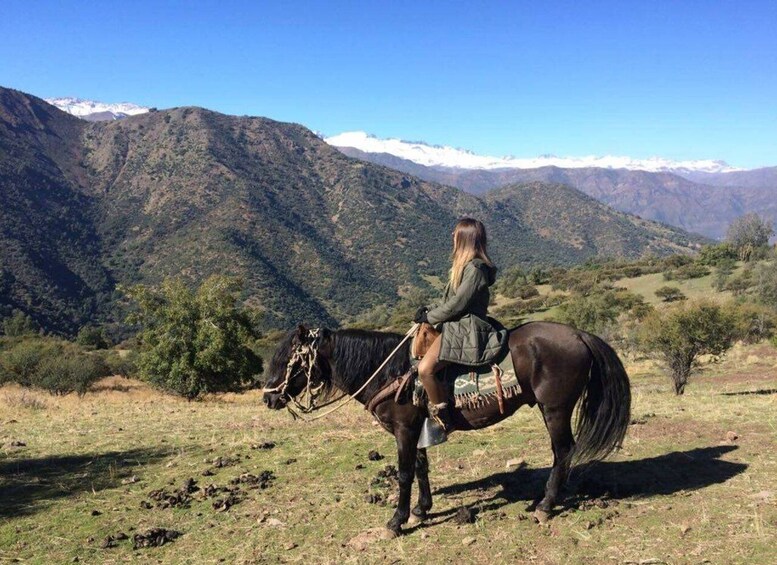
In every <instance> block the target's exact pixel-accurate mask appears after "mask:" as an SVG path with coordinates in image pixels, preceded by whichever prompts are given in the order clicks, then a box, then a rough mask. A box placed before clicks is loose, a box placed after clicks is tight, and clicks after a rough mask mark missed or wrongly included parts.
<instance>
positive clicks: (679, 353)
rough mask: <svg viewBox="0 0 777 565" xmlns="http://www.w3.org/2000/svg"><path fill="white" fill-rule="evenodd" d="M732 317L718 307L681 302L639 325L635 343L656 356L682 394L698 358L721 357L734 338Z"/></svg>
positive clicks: (659, 311) (657, 312)
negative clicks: (664, 365)
mask: <svg viewBox="0 0 777 565" xmlns="http://www.w3.org/2000/svg"><path fill="white" fill-rule="evenodd" d="M736 334H737V329H736V321H735V319H734V316H733V315H732V314H731V312H730V311H728V310H727V309H724V308H721V306H719V305H718V304H714V303H712V302H707V301H699V302H684V303H680V304H677V305H675V306H672V307H669V308H665V309H662V310H656V311H654V312H653V313H652V314H651V315H649V316H648V317H647V318H645V319H644V320H643V322H642V324H641V325H640V328H639V334H638V341H639V345H640V348H641V349H642V350H643V351H645V352H646V353H654V354H656V355H658V356H659V357H660V358H661V359H662V360H663V361H664V363H665V364H666V366H667V368H668V372H669V375H670V376H671V377H672V381H673V383H674V389H675V393H676V394H678V395H679V394H683V392H684V391H685V386H686V384H687V383H688V378H689V377H690V375H691V372H692V370H693V368H694V367H695V366H696V364H697V362H698V358H699V356H700V355H713V356H720V355H722V354H723V353H724V352H726V351H727V350H728V349H729V348H730V347H731V345H732V343H733V342H734V340H735V339H736Z"/></svg>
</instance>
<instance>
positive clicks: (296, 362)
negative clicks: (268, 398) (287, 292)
mask: <svg viewBox="0 0 777 565" xmlns="http://www.w3.org/2000/svg"><path fill="white" fill-rule="evenodd" d="M322 334H323V332H322V331H321V328H314V329H311V330H308V335H307V337H308V338H309V339H308V340H306V341H305V342H302V343H300V344H299V345H297V346H296V347H295V348H294V350H293V351H292V352H291V357H289V362H288V363H287V364H286V373H285V374H284V376H283V381H281V382H280V384H278V385H277V386H274V387H271V388H263V389H262V392H263V393H268V392H269V393H277V394H280V395H281V397H282V398H284V399H285V400H286V408H287V409H288V411H289V412H291V415H292V416H293V417H294V418H295V419H296V418H298V417H299V414H297V412H295V411H294V410H293V409H292V408H291V406H290V405H292V404H293V405H294V407H295V408H296V409H297V410H298V411H299V412H301V413H302V414H309V413H310V412H313V411H314V410H317V409H318V408H323V407H324V406H328V405H329V404H331V403H332V402H334V401H330V402H325V403H322V404H319V403H318V400H319V398H320V397H321V393H322V392H323V390H324V386H325V384H326V383H325V382H324V381H323V380H322V379H321V378H320V377H319V376H317V375H316V361H317V360H318V350H319V347H320V346H321V338H322ZM300 373H303V374H304V375H305V378H306V382H305V388H304V389H302V391H301V392H300V393H299V394H297V395H296V396H291V395H290V394H289V393H288V392H287V391H288V388H289V384H290V383H291V381H292V379H294V378H295V377H297V376H298V375H299V374H300ZM340 398H342V397H340ZM337 400H339V398H338V399H337Z"/></svg>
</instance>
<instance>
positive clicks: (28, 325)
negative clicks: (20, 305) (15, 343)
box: [3, 310, 40, 337]
mask: <svg viewBox="0 0 777 565" xmlns="http://www.w3.org/2000/svg"><path fill="white" fill-rule="evenodd" d="M39 331H40V326H38V324H37V323H35V321H34V320H33V319H32V318H30V317H29V316H27V315H25V314H24V312H21V311H19V310H14V313H13V315H12V316H11V317H10V318H7V319H6V320H3V333H4V334H5V335H7V336H9V337H22V336H32V335H36V334H37V333H38V332H39Z"/></svg>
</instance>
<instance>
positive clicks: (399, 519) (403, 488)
mask: <svg viewBox="0 0 777 565" xmlns="http://www.w3.org/2000/svg"><path fill="white" fill-rule="evenodd" d="M420 431H421V430H420V427H419V428H418V429H415V427H409V426H405V425H397V426H395V428H394V437H395V438H396V440H397V455H398V461H399V501H398V502H397V510H396V512H394V516H393V517H392V518H391V520H389V522H388V524H386V527H387V528H388V529H389V530H391V531H392V532H394V533H395V534H396V535H400V534H401V533H402V524H404V523H405V522H407V520H408V518H409V517H410V494H411V490H412V488H413V477H414V476H415V463H416V452H417V451H418V450H417V448H416V445H417V444H418V436H419V435H420Z"/></svg>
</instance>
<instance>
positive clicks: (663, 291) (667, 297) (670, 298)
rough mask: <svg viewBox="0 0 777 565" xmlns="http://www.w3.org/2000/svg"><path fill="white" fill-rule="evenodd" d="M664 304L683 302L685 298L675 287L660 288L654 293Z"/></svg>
mask: <svg viewBox="0 0 777 565" xmlns="http://www.w3.org/2000/svg"><path fill="white" fill-rule="evenodd" d="M654 294H655V295H656V296H657V297H659V298H660V299H661V300H663V301H664V302H677V301H678V300H685V299H686V296H685V295H684V294H683V291H681V290H680V289H679V288H677V287H676V286H662V287H661V288H659V289H657V290H656V292H655V293H654Z"/></svg>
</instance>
